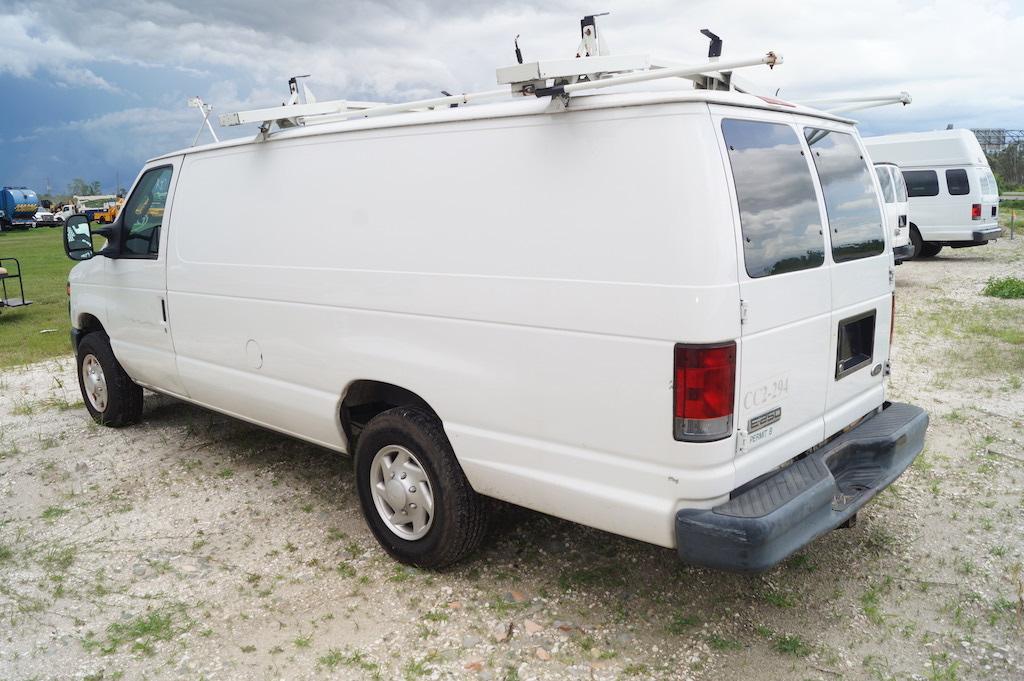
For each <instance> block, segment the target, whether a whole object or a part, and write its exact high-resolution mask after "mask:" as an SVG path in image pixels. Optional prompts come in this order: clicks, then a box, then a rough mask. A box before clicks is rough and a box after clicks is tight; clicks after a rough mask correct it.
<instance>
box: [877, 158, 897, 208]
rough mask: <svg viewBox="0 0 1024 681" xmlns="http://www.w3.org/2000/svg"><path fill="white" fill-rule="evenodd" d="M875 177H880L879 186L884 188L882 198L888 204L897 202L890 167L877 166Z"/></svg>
mask: <svg viewBox="0 0 1024 681" xmlns="http://www.w3.org/2000/svg"><path fill="white" fill-rule="evenodd" d="M875 175H877V176H878V184H880V185H881V186H882V197H883V198H884V199H885V202H886V203H895V202H896V192H894V191H893V187H892V175H890V174H889V167H888V166H875Z"/></svg>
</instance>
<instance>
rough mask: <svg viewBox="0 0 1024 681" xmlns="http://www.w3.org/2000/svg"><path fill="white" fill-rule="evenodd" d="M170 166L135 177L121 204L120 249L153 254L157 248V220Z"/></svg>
mask: <svg viewBox="0 0 1024 681" xmlns="http://www.w3.org/2000/svg"><path fill="white" fill-rule="evenodd" d="M171 172H172V169H171V167H170V166H164V167H162V168H153V169H152V170H148V171H146V174H145V175H143V176H142V179H140V180H139V183H138V185H136V187H135V191H133V192H132V195H131V198H129V199H128V203H126V204H125V206H124V211H123V214H124V241H123V247H122V253H123V254H126V255H139V256H150V257H154V258H155V257H156V256H157V254H158V253H159V252H160V224H161V223H162V222H163V218H164V204H166V203H167V192H168V190H169V189H170V186H171Z"/></svg>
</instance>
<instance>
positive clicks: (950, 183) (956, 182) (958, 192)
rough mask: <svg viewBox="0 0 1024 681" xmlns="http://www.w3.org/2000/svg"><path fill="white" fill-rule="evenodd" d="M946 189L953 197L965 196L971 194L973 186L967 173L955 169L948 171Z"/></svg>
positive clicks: (961, 169)
mask: <svg viewBox="0 0 1024 681" xmlns="http://www.w3.org/2000/svg"><path fill="white" fill-rule="evenodd" d="M946 188H947V189H948V190H949V193H950V195H951V196H963V195H964V194H970V193H971V184H970V182H968V181H967V171H966V170H964V169H963V168H955V169H953V170H947V171H946Z"/></svg>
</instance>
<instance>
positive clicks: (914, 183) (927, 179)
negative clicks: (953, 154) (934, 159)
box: [903, 170, 939, 197]
mask: <svg viewBox="0 0 1024 681" xmlns="http://www.w3.org/2000/svg"><path fill="white" fill-rule="evenodd" d="M903 179H904V180H905V181H906V183H907V195H908V196H910V197H915V196H938V195H939V176H938V175H936V174H935V171H934V170H904V171H903Z"/></svg>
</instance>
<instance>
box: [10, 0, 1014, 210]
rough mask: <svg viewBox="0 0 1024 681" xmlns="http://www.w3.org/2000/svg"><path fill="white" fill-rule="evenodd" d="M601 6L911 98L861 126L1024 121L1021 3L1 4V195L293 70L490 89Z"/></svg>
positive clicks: (648, 39) (783, 70)
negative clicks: (194, 101)
mask: <svg viewBox="0 0 1024 681" xmlns="http://www.w3.org/2000/svg"><path fill="white" fill-rule="evenodd" d="M594 11H611V16H608V17H603V18H602V19H601V20H599V21H600V22H601V24H600V27H601V31H602V35H603V36H604V38H605V40H606V41H607V43H608V45H609V47H610V48H611V50H612V52H613V53H616V54H626V53H651V54H655V55H659V56H662V57H664V58H672V59H677V60H679V61H686V62H692V61H694V60H698V59H701V58H703V57H704V55H705V54H706V49H707V41H706V40H705V39H704V38H703V37H702V36H701V35H700V34H699V33H698V31H699V29H701V28H704V27H709V28H711V29H712V30H714V31H715V32H716V33H718V34H719V35H721V36H723V37H724V38H725V50H724V53H723V56H724V57H725V58H728V57H729V56H733V57H736V56H747V55H750V54H760V53H762V52H765V51H767V50H769V49H771V50H775V51H777V52H780V53H782V54H783V55H784V57H785V60H786V61H785V64H783V65H782V66H780V67H778V68H776V69H775V70H774V71H772V72H769V71H768V70H767V69H761V72H759V73H757V74H756V80H757V82H758V83H759V84H760V85H763V87H764V90H765V92H766V93H774V92H775V90H776V89H779V91H780V95H779V96H781V97H789V98H792V99H800V98H819V97H825V96H831V95H841V94H848V93H864V92H869V93H875V92H886V93H887V92H898V91H899V90H908V91H910V92H911V94H912V95H913V97H914V103H913V104H911V105H910V106H908V107H899V108H897V107H886V108H882V109H876V110H873V111H870V112H863V113H860V114H856V115H858V116H859V119H860V120H861V121H862V124H861V127H862V132H864V133H881V132H891V131H892V132H894V131H904V130H927V129H934V128H943V127H945V126H946V124H947V123H953V124H955V125H956V126H958V127H1009V128H1024V75H1021V68H1020V64H1021V59H1022V56H1021V51H1020V45H1021V36H1024V0H949V1H947V0H903V1H902V2H898V3H897V2H892V0H859V1H857V2H849V1H848V0H841V1H836V2H832V1H824V0H815V1H813V2H812V1H808V0H775V1H774V2H764V1H763V0H756V1H749V2H748V1H743V2H736V1H727V0H710V1H704V0H690V1H689V2H686V3H683V2H678V0H649V1H646V2H638V1H633V2H627V1H625V0H586V1H585V2H577V1H576V0H549V1H545V2H538V1H536V0H518V1H516V2H505V1H496V2H484V1H482V0H461V1H453V0H436V1H434V2H426V1H418V0H383V1H378V2H371V1H352V0H335V1H334V2H329V3H328V2H319V1H314V0H298V1H295V2H289V1H288V0H278V1H276V2H266V1H263V0H247V1H241V0H220V1H218V0H196V1H192V2H187V1H183V0H90V1H88V2H79V1H76V0H45V1H38V2H34V1H28V2H21V1H19V0H0V93H2V94H0V184H15V183H17V184H26V185H29V186H31V187H33V188H35V189H36V190H38V191H40V192H43V191H46V189H47V186H48V185H49V186H50V187H52V189H53V190H54V191H60V190H63V189H64V188H65V187H66V186H67V183H68V181H69V180H70V179H72V178H74V177H82V178H84V179H86V180H99V181H100V182H101V183H102V184H103V187H104V189H105V190H108V191H113V189H114V187H115V181H117V180H118V179H119V180H120V183H121V184H122V185H129V184H130V183H131V181H132V179H133V178H134V177H135V175H136V173H137V171H138V169H139V166H140V164H141V163H142V162H143V161H144V160H145V159H146V158H148V157H150V156H153V155H156V154H158V153H161V152H164V151H168V150H172V149H177V148H180V147H183V146H187V145H188V144H189V143H190V142H191V140H192V137H193V135H194V134H195V132H196V129H197V128H198V126H199V123H200V119H199V117H198V114H197V112H196V110H194V109H188V108H186V100H187V98H188V97H189V96H190V95H200V96H202V97H203V98H204V99H205V100H206V101H207V102H209V103H211V104H212V105H213V106H214V109H215V111H214V113H215V115H216V114H217V113H221V112H225V111H232V110H237V109H239V108H257V107H261V106H272V105H276V104H279V103H280V102H281V100H282V99H283V98H284V97H285V96H286V94H287V85H286V81H287V78H288V77H289V76H291V75H294V74H304V73H309V74H312V76H313V77H312V79H311V80H310V87H311V88H312V90H313V91H314V92H315V93H316V95H317V97H318V98H319V99H321V100H323V99H329V98H342V97H348V98H351V99H372V100H387V101H399V100H402V99H407V98H415V97H424V96H433V95H435V94H436V93H438V91H439V90H442V89H444V90H449V91H453V92H456V91H470V90H477V89H490V88H493V87H494V86H495V80H494V68H495V67H497V66H501V65H507V64H510V63H512V62H513V60H514V56H513V51H512V38H513V37H514V36H515V35H516V34H517V33H518V34H521V38H520V45H521V47H522V48H523V51H524V56H525V57H526V59H527V60H532V59H538V58H552V57H563V56H572V55H573V54H574V52H575V48H576V44H577V42H578V38H579V25H578V21H579V17H580V16H581V15H583V14H586V13H589V12H594ZM753 75H754V74H751V76H753ZM223 132H224V134H225V135H226V136H235V135H238V134H251V133H252V131H251V130H248V129H244V130H239V129H238V128H233V129H230V130H225V131H223Z"/></svg>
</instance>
